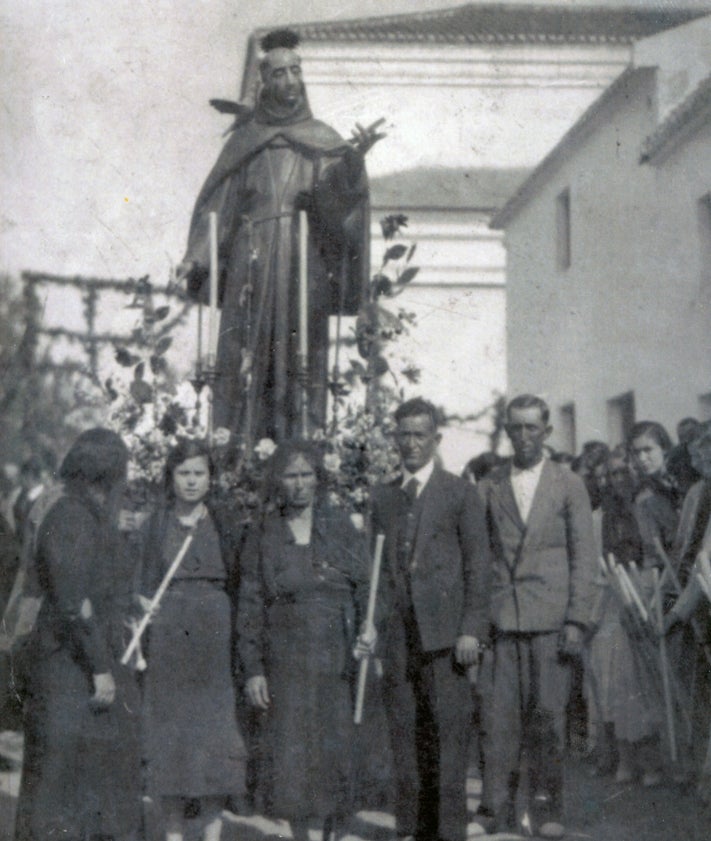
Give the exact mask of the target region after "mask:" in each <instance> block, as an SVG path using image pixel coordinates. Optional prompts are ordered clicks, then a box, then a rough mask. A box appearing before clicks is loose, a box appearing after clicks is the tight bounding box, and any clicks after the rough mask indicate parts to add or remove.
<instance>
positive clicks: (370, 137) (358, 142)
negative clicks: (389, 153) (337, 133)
mask: <svg viewBox="0 0 711 841" xmlns="http://www.w3.org/2000/svg"><path fill="white" fill-rule="evenodd" d="M384 122H385V117H381V118H380V119H379V120H376V121H375V122H374V123H373V124H372V125H370V126H368V127H367V128H364V127H363V126H362V125H361V124H360V123H356V124H355V128H354V129H353V131H352V132H351V141H350V142H351V143H352V144H353V146H355V148H356V149H357V150H358V151H359V152H360V153H361V155H365V154H366V153H367V152H369V151H370V150H371V149H372V148H373V146H375V144H376V143H377V142H378V141H379V140H382V139H383V138H384V137H387V134H385V132H379V131H378V129H379V128H380V126H382V124H383V123H384Z"/></svg>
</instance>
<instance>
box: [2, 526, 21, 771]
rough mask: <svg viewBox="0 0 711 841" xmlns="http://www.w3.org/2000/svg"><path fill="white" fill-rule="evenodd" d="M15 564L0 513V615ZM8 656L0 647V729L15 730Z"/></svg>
mask: <svg viewBox="0 0 711 841" xmlns="http://www.w3.org/2000/svg"><path fill="white" fill-rule="evenodd" d="M19 563H20V542H19V541H18V539H17V537H16V535H15V532H14V531H13V529H12V528H11V527H10V524H9V523H8V521H7V520H6V519H5V517H3V515H2V514H0V617H2V616H3V615H4V612H5V607H6V605H7V601H8V599H9V597H10V593H11V591H12V586H13V584H14V583H15V576H16V574H17V568H18V566H19ZM6 633H7V632H6V628H5V626H4V624H0V636H2V637H5V635H6ZM11 656H12V654H11V651H10V650H9V647H6V646H2V648H0V730H16V729H18V728H17V727H16V723H17V720H16V719H17V716H16V715H15V714H14V709H13V706H14V705H13V704H12V693H11V691H10V682H11V674H12V660H11ZM7 767H9V766H8V761H7V760H6V759H5V757H4V756H0V770H6V769H7Z"/></svg>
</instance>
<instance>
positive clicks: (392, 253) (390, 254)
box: [383, 243, 407, 265]
mask: <svg viewBox="0 0 711 841" xmlns="http://www.w3.org/2000/svg"><path fill="white" fill-rule="evenodd" d="M406 251H407V246H406V245H402V243H398V244H397V245H391V246H390V248H388V250H387V251H386V252H385V256H384V257H383V265H385V264H386V263H387V262H389V261H390V260H399V259H400V258H401V257H403V256H404V255H405V252H406Z"/></svg>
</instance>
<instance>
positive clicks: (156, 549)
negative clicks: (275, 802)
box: [141, 440, 246, 841]
mask: <svg viewBox="0 0 711 841" xmlns="http://www.w3.org/2000/svg"><path fill="white" fill-rule="evenodd" d="M212 476H213V464H212V460H211V458H210V455H209V450H208V448H207V446H206V444H205V443H203V442H201V441H196V440H186V441H182V442H180V443H179V444H178V445H177V446H176V447H175V448H174V449H173V450H172V451H171V452H170V454H169V455H168V458H167V461H166V467H165V493H166V502H167V504H166V505H165V506H164V507H161V508H160V509H159V510H157V511H156V512H155V513H154V514H153V515H152V517H151V518H150V519H149V520H148V522H147V523H146V524H145V526H144V529H145V532H144V538H145V543H144V550H143V563H142V570H141V593H142V596H143V599H144V606H145V600H146V599H150V598H152V596H153V595H154V593H155V592H156V591H157V590H158V587H159V586H160V583H161V581H162V580H163V578H164V576H165V574H166V572H167V570H168V568H169V567H170V565H171V563H172V562H173V560H174V558H175V557H176V556H177V554H178V552H180V550H181V547H182V546H183V545H184V544H185V542H186V540H187V538H188V537H191V538H192V540H191V542H190V543H189V546H188V549H187V552H186V553H185V555H184V557H183V560H182V562H181V564H180V566H179V567H178V569H177V572H176V573H175V576H174V577H173V579H172V581H171V583H170V586H169V587H168V589H167V591H166V592H165V595H164V597H163V599H162V602H161V605H160V609H159V611H158V612H157V615H156V616H155V618H154V619H153V621H152V623H151V626H150V636H149V639H148V644H147V646H146V648H145V656H146V660H147V664H148V665H147V669H146V673H145V683H144V699H143V704H144V710H143V727H144V752H145V761H146V768H147V789H148V793H149V795H150V796H151V797H152V798H153V800H154V802H157V803H159V804H160V811H161V818H162V821H163V822H164V828H165V838H166V841H182V839H183V838H185V837H186V831H187V823H186V818H187V811H188V807H190V809H191V810H192V811H193V813H195V812H197V815H194V817H195V820H193V821H191V824H192V825H194V824H195V822H196V821H197V822H198V823H199V825H200V826H201V827H202V833H203V834H202V838H203V839H204V841H219V838H220V835H221V831H222V818H221V813H222V811H223V809H224V808H225V807H226V805H227V802H228V798H229V797H231V796H235V797H239V796H240V795H243V794H244V778H245V768H246V752H245V747H244V742H243V740H242V736H241V734H240V732H239V730H238V727H237V719H236V708H235V704H236V698H235V687H234V681H233V673H232V672H233V636H234V630H235V615H234V610H233V605H232V603H231V599H230V595H229V591H230V589H231V586H232V583H233V580H234V576H235V574H236V569H235V567H236V557H235V544H234V540H233V538H232V534H231V531H230V524H229V523H223V522H222V520H221V519H220V518H219V515H218V512H217V511H216V510H214V509H211V501H210V490H211V482H212Z"/></svg>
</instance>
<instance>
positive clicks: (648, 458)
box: [617, 421, 682, 786]
mask: <svg viewBox="0 0 711 841" xmlns="http://www.w3.org/2000/svg"><path fill="white" fill-rule="evenodd" d="M628 446H629V451H630V455H631V457H632V461H633V463H634V466H635V468H636V469H637V473H638V475H639V477H640V487H639V489H638V490H637V493H636V494H635V496H634V504H633V512H634V518H635V521H636V523H637V527H638V529H639V537H640V541H641V557H640V579H641V584H642V588H643V591H644V592H643V596H644V598H645V599H646V601H647V603H650V604H651V603H652V599H653V597H654V593H655V586H654V575H655V573H654V570H655V569H656V570H657V572H658V574H659V575H660V576H661V573H662V571H663V570H664V566H665V563H664V559H663V557H661V556H660V553H659V547H660V546H661V548H662V550H663V551H664V552H665V553H666V554H670V553H671V551H672V547H673V545H674V538H675V536H676V530H677V525H678V522H679V507H680V505H681V502H682V499H681V495H680V493H679V491H678V489H677V487H676V486H675V484H674V482H673V481H672V479H671V477H670V476H669V474H668V473H667V470H666V457H667V455H668V453H669V451H670V450H671V448H672V441H671V438H670V437H669V434H668V433H667V431H666V429H665V428H664V427H663V426H662V425H661V424H660V423H657V422H656V421H639V422H638V423H636V424H635V425H634V426H633V427H632V429H631V430H630V434H629V438H628ZM648 697H649V696H648ZM649 707H650V714H649V715H648V717H647V718H648V720H651V721H652V722H654V719H656V722H657V726H656V729H657V733H656V734H655V735H654V736H652V737H650V738H648V739H644V740H641V741H639V742H637V743H636V744H635V746H634V747H635V750H634V751H633V752H632V754H631V755H628V752H627V751H625V750H621V751H620V764H619V766H618V769H617V776H618V780H622V781H626V780H627V779H628V778H629V777H632V776H634V774H635V773H636V771H637V770H640V771H641V772H642V784H643V785H645V786H655V785H658V784H659V783H661V782H662V781H663V774H662V771H663V757H662V752H661V739H660V735H659V734H660V733H661V731H662V722H663V721H664V718H663V715H664V712H663V708H662V706H661V703H657V704H656V710H654V707H655V705H654V704H653V703H651V702H650V703H649ZM635 766H636V767H635Z"/></svg>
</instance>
